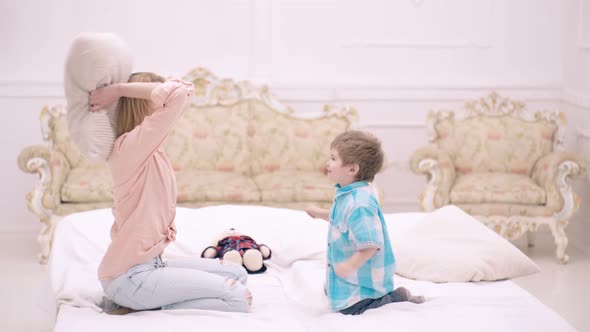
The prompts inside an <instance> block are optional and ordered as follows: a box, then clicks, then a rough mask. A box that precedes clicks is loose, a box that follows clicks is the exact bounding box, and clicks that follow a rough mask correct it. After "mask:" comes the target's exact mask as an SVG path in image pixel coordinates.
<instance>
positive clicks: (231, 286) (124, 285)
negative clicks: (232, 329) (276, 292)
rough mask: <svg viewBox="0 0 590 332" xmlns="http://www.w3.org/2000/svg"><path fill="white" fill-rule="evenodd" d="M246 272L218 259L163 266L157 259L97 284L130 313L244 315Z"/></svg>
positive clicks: (171, 262) (247, 304)
mask: <svg viewBox="0 0 590 332" xmlns="http://www.w3.org/2000/svg"><path fill="white" fill-rule="evenodd" d="M247 278H248V274H247V273H246V270H245V269H244V268H243V267H242V266H241V265H237V264H233V263H229V262H228V263H222V262H221V261H220V260H218V259H204V258H187V259H175V260H169V261H167V262H163V261H162V259H161V257H160V256H158V257H156V258H153V259H151V260H149V261H147V262H145V263H142V264H138V265H135V266H133V267H131V268H130V269H129V270H127V272H125V273H123V274H121V275H120V276H118V277H116V278H113V279H109V280H101V284H102V288H103V289H104V292H105V294H106V295H107V297H109V298H110V299H111V301H113V302H115V303H116V304H118V305H120V306H123V307H127V308H130V309H134V310H150V309H208V310H219V311H236V312H247V311H248V309H249V308H250V303H251V299H252V297H251V294H250V291H249V290H248V289H247V288H246V286H245V284H246V281H247Z"/></svg>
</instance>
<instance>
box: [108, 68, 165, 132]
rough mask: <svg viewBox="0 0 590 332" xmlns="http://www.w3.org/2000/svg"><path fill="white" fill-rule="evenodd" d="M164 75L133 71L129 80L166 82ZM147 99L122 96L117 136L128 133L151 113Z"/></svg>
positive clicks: (118, 111)
mask: <svg viewBox="0 0 590 332" xmlns="http://www.w3.org/2000/svg"><path fill="white" fill-rule="evenodd" d="M164 81H166V79H164V78H163V77H162V76H159V75H156V74H154V73H133V74H131V76H130V77H129V81H128V82H130V83H131V82H164ZM151 111H152V110H151V108H150V102H149V100H147V99H139V98H127V97H121V98H120V99H119V104H118V105H117V137H119V136H121V135H123V134H125V133H128V132H130V131H132V130H133V128H135V127H136V126H138V125H140V124H141V123H142V122H143V119H144V118H145V117H146V116H148V115H150V113H151Z"/></svg>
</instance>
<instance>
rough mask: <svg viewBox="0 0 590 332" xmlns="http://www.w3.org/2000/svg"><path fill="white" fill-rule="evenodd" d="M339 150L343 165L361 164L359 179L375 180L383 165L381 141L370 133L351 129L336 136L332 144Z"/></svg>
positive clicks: (332, 146)
mask: <svg viewBox="0 0 590 332" xmlns="http://www.w3.org/2000/svg"><path fill="white" fill-rule="evenodd" d="M330 147H331V148H332V149H336V151H338V155H339V156H340V159H342V165H344V166H347V165H355V164H356V165H359V171H358V173H357V175H356V180H357V181H373V179H374V178H375V175H376V174H377V173H379V172H380V171H381V168H382V167H383V159H384V153H383V149H382V148H381V142H380V141H379V139H378V138H377V137H375V136H373V135H372V134H370V133H367V132H363V131H358V130H350V131H346V132H344V133H342V134H340V135H338V136H336V138H334V140H333V141H332V144H331V145H330Z"/></svg>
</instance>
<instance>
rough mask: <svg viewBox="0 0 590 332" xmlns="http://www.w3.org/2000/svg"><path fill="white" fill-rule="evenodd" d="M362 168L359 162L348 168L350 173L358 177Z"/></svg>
mask: <svg viewBox="0 0 590 332" xmlns="http://www.w3.org/2000/svg"><path fill="white" fill-rule="evenodd" d="M360 169H361V168H360V166H359V165H358V164H354V165H351V166H350V168H349V169H348V174H349V175H351V176H354V177H356V175H357V174H358V172H359V170H360Z"/></svg>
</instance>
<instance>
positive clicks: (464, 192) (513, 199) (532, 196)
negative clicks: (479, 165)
mask: <svg viewBox="0 0 590 332" xmlns="http://www.w3.org/2000/svg"><path fill="white" fill-rule="evenodd" d="M545 197H546V196H545V191H544V190H543V189H542V188H541V187H539V186H538V185H537V184H536V183H535V182H534V181H533V180H532V179H531V178H530V177H528V176H524V175H518V174H510V173H471V174H466V175H461V176H459V177H457V181H456V182H455V185H454V186H453V189H451V203H453V204H460V203H510V204H545Z"/></svg>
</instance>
